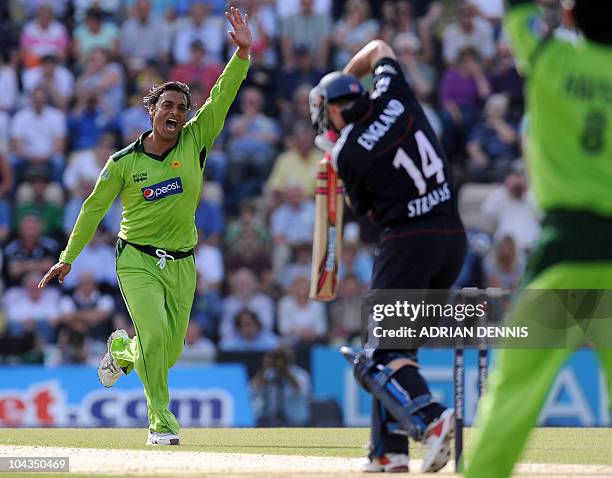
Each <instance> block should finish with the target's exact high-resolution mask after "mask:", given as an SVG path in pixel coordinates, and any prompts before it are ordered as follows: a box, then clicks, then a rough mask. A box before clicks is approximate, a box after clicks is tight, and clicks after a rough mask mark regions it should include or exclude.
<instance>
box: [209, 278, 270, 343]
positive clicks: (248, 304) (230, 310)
mask: <svg viewBox="0 0 612 478" xmlns="http://www.w3.org/2000/svg"><path fill="white" fill-rule="evenodd" d="M258 286H259V284H258V281H257V277H256V276H255V274H253V272H252V271H250V270H249V269H246V268H243V269H239V270H238V271H236V272H235V273H234V274H233V275H232V277H231V278H230V287H231V291H232V292H231V294H230V295H229V296H228V297H226V298H225V299H224V300H223V317H222V318H221V326H220V330H219V332H220V336H221V339H222V340H223V339H229V338H230V337H232V336H234V335H235V334H236V330H235V322H234V318H235V317H236V315H237V314H238V312H240V311H241V310H242V309H249V310H250V311H252V312H254V313H255V314H256V315H257V318H258V319H259V321H260V323H261V327H262V329H264V330H268V331H271V330H272V328H273V326H274V304H273V303H272V300H271V299H270V298H269V297H268V296H266V295H264V294H261V293H259V292H257V288H258Z"/></svg>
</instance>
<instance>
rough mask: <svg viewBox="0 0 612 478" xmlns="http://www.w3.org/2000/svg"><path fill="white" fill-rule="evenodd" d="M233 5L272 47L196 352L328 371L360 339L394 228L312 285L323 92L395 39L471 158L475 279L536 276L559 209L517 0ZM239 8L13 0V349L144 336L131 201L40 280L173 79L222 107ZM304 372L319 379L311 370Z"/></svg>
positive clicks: (237, 144)
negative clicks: (128, 258) (534, 145)
mask: <svg viewBox="0 0 612 478" xmlns="http://www.w3.org/2000/svg"><path fill="white" fill-rule="evenodd" d="M230 4H233V5H236V6H239V7H240V8H241V9H242V10H243V11H245V12H247V13H249V16H250V24H251V28H252V31H253V35H254V40H255V43H254V45H253V49H252V60H251V69H250V71H249V74H248V77H247V79H246V81H245V83H244V85H243V87H242V89H241V92H240V94H239V97H238V99H237V101H236V102H235V104H234V106H233V108H232V110H231V111H230V115H229V116H228V119H227V121H226V124H225V129H224V131H223V133H222V135H221V137H220V138H219V139H218V140H217V142H216V144H215V148H214V150H213V151H211V152H210V153H209V156H208V159H207V163H206V169H205V177H206V181H205V185H204V188H203V193H202V201H201V204H200V207H199V208H198V210H197V212H196V217H195V221H196V225H197V228H198V231H199V236H200V243H199V245H198V247H197V252H196V257H195V260H196V264H197V270H198V274H199V276H198V287H197V295H196V298H195V302H194V307H193V311H192V319H191V323H190V327H189V332H188V336H187V343H186V348H185V353H184V356H183V360H184V361H202V360H208V361H214V360H215V356H216V355H217V354H220V353H223V352H228V351H229V352H231V351H257V352H265V351H270V350H273V349H276V348H277V347H278V346H279V345H282V344H285V345H288V346H289V348H291V349H292V353H293V354H294V355H295V358H296V360H297V362H298V363H299V364H300V365H301V366H302V367H304V368H306V369H308V367H309V361H308V353H309V349H310V347H311V346H312V345H313V344H317V343H332V344H337V343H340V342H346V341H350V340H355V339H356V338H357V337H358V336H359V333H360V330H359V329H360V320H361V318H360V297H361V293H362V292H363V291H364V290H366V289H367V287H368V281H369V278H370V274H371V269H372V253H373V247H374V243H375V241H376V237H377V231H376V230H375V228H374V226H373V225H372V224H370V223H369V222H368V221H367V220H366V221H364V220H359V221H357V220H356V219H355V218H354V217H352V216H351V215H350V213H349V216H348V218H347V223H346V226H345V234H344V250H343V253H342V258H341V259H342V261H341V269H340V276H341V286H340V291H339V297H338V299H337V300H336V301H334V302H332V303H330V304H327V305H325V304H321V303H317V302H314V301H311V300H310V299H309V298H308V288H309V275H310V255H311V243H312V234H313V223H314V202H313V196H314V185H315V171H316V167H317V163H318V161H319V160H320V158H321V156H322V153H321V152H319V151H318V150H317V149H316V148H315V147H314V144H313V139H314V138H313V131H312V127H311V126H310V116H309V107H308V93H309V90H310V88H311V86H312V85H314V84H316V83H317V82H318V81H319V79H320V78H321V77H322V76H323V75H324V74H325V73H327V72H329V71H331V70H334V69H341V68H342V67H343V66H344V65H345V64H346V62H347V61H348V59H349V58H350V57H351V56H352V54H353V53H355V52H356V51H357V50H359V48H360V47H361V46H363V45H364V44H365V43H367V42H368V41H369V40H372V39H374V38H382V39H384V40H386V41H387V42H388V43H389V44H391V45H392V46H393V48H394V50H395V52H396V54H397V55H398V60H399V62H400V64H401V65H402V68H403V71H404V74H405V75H406V78H407V79H408V81H409V83H410V84H411V86H412V88H413V90H414V92H415V95H416V96H417V97H418V98H419V100H420V101H421V102H422V105H423V107H424V109H425V111H426V113H427V115H428V117H429V118H430V121H431V122H432V124H433V125H434V128H435V130H436V132H437V133H438V134H439V136H440V138H441V139H442V142H443V145H444V146H445V149H446V151H447V154H448V155H449V158H450V159H451V162H452V164H453V169H454V173H455V177H454V179H455V182H456V183H457V184H458V185H459V186H460V208H461V209H462V214H463V217H464V220H465V222H466V224H467V226H468V228H469V230H470V245H471V247H470V252H469V254H468V257H467V259H466V263H465V266H464V270H463V272H462V274H461V277H460V278H459V280H458V284H457V286H458V287H464V286H477V287H487V286H494V287H505V288H510V289H512V288H515V287H517V285H518V283H519V280H520V277H521V272H522V269H523V267H524V264H525V256H526V254H527V253H528V252H529V250H530V249H531V248H532V247H533V245H534V241H535V239H536V236H537V233H538V230H539V217H538V213H537V211H536V210H535V209H534V207H533V205H532V202H531V200H530V198H529V194H528V189H527V182H526V179H525V174H524V171H523V166H522V159H521V155H522V153H521V142H522V141H521V136H522V131H523V130H524V125H523V124H522V123H523V122H524V121H523V93H522V80H521V78H520V77H519V75H518V73H517V71H516V69H515V66H514V61H513V58H512V56H511V54H510V50H509V47H508V44H507V42H506V39H505V37H504V34H503V31H502V28H501V17H502V16H503V7H502V1H501V0H469V1H457V2H441V1H436V0H395V1H394V0H385V1H366V0H346V1H343V0H276V1H275V0H239V1H232V2H230ZM226 7H227V5H226V2H225V1H223V0H206V1H203V0H176V1H174V0H104V1H101V0H72V1H71V0H19V1H16V0H7V1H4V2H1V4H0V55H1V60H2V63H1V65H0V91H1V93H2V94H1V95H0V243H1V245H2V247H1V253H2V254H1V260H2V270H3V274H2V296H1V298H2V318H1V319H0V324H2V325H1V326H0V361H4V362H8V363H45V364H49V365H57V364H72V363H89V364H97V362H98V360H99V358H100V356H101V355H102V354H103V353H104V350H105V340H106V337H107V336H108V334H109V332H110V331H111V330H114V329H115V328H117V327H121V328H126V329H128V331H130V332H131V334H133V330H130V329H131V327H130V320H129V316H128V313H127V311H126V310H125V307H124V305H123V301H122V300H121V297H120V294H119V291H118V288H117V282H116V276H115V272H114V242H115V239H116V232H117V230H118V225H119V222H120V219H121V205H120V203H119V202H118V203H117V204H115V205H114V206H113V208H112V209H111V210H110V211H109V213H108V214H107V216H106V218H105V219H104V221H103V223H102V224H101V227H100V229H99V231H98V233H97V234H96V236H95V238H94V239H93V241H92V242H91V243H90V244H89V245H88V246H87V247H86V249H85V250H84V251H83V253H82V254H81V256H80V257H79V258H78V259H77V261H76V262H75V263H74V265H73V268H72V272H71V274H70V275H69V276H68V277H67V279H66V281H65V283H64V285H63V287H59V286H58V285H57V284H56V286H55V287H48V288H45V289H42V290H41V289H38V288H37V287H36V285H37V283H38V281H39V280H40V278H41V277H42V275H43V274H44V272H46V270H47V269H48V268H49V267H50V266H51V265H52V264H53V263H54V262H55V261H56V260H57V257H58V254H59V252H60V250H61V249H62V248H63V246H64V245H65V241H66V238H67V235H68V234H69V233H70V231H71V229H72V227H73V225H74V223H75V221H76V217H77V215H78V213H79V210H80V207H81V205H82V203H83V201H84V199H85V198H86V197H87V195H88V194H89V193H90V192H91V190H92V188H93V185H94V183H95V181H96V179H97V177H98V174H99V172H100V170H101V167H102V166H103V165H104V163H105V162H106V160H107V158H108V156H109V155H110V154H112V153H113V152H114V151H116V150H118V149H121V148H123V147H124V146H125V145H127V144H129V143H130V142H133V141H134V140H135V139H136V138H138V136H139V135H140V134H142V132H144V131H147V130H148V129H150V121H149V116H148V113H147V111H146V110H145V108H144V107H143V105H142V97H143V95H144V94H146V93H147V92H148V91H149V89H150V88H151V87H152V86H153V85H154V84H157V83H160V82H162V81H164V80H166V79H170V80H179V81H182V82H185V83H187V84H189V86H190V88H191V90H192V92H193V96H194V103H195V104H196V106H195V107H194V108H193V110H194V111H195V109H197V106H199V105H201V104H202V103H203V102H204V101H205V99H206V98H207V96H208V93H209V91H210V89H211V87H212V85H213V84H214V82H215V80H216V78H217V77H218V76H219V74H220V72H221V71H222V68H223V66H224V63H225V61H226V60H227V59H228V57H229V55H230V54H231V53H232V51H231V50H232V49H231V47H230V44H229V42H228V36H227V30H228V26H227V25H226V20H225V18H224V16H223V11H224V9H225V8H226ZM355 160H356V161H358V160H359V158H355ZM289 355H290V354H285V356H284V359H286V360H289V359H290V357H289ZM298 375H299V373H298ZM262 377H263V374H261V376H259V379H261V378H262ZM256 382H257V380H256ZM293 382H294V383H295V384H298V385H299V386H301V387H303V388H305V389H306V388H307V387H308V385H307V377H306V378H304V377H301V378H300V379H299V380H298V379H293ZM300 384H301V385H300ZM298 385H296V386H298Z"/></svg>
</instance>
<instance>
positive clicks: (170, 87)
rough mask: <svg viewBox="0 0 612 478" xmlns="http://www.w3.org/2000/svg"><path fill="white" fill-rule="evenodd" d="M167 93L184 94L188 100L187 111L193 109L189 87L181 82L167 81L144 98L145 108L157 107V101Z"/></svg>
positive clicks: (152, 89)
mask: <svg viewBox="0 0 612 478" xmlns="http://www.w3.org/2000/svg"><path fill="white" fill-rule="evenodd" d="M165 91H178V92H179V93H183V94H184V95H185V98H187V111H189V110H190V109H191V101H192V100H191V91H189V86H187V85H186V84H185V83H181V82H180V81H167V82H165V83H161V84H160V85H156V86H154V87H153V88H151V90H150V91H149V92H148V93H147V94H146V95H145V96H144V97H143V98H142V102H143V103H144V106H145V108H146V109H147V110H148V109H149V107H151V106H155V105H156V104H157V100H159V97H160V96H161V95H162V93H164V92H165Z"/></svg>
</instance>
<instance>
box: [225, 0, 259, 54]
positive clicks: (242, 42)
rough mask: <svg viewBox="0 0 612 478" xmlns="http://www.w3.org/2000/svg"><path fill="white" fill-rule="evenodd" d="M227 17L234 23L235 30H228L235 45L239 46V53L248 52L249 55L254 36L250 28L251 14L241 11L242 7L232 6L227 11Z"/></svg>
mask: <svg viewBox="0 0 612 478" xmlns="http://www.w3.org/2000/svg"><path fill="white" fill-rule="evenodd" d="M225 17H226V18H227V20H228V21H229V22H230V24H231V25H232V28H233V29H234V31H230V32H228V33H229V35H230V37H232V41H233V42H234V45H236V46H237V47H238V54H239V56H242V55H241V53H246V55H248V53H249V50H250V49H251V45H252V44H253V37H252V36H251V30H250V29H249V15H248V14H244V15H242V14H241V13H240V9H238V8H235V7H230V9H229V12H225Z"/></svg>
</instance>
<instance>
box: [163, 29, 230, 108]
mask: <svg viewBox="0 0 612 478" xmlns="http://www.w3.org/2000/svg"><path fill="white" fill-rule="evenodd" d="M189 51H190V56H189V59H188V61H186V62H185V63H181V64H178V65H176V66H174V68H172V70H170V81H181V82H183V83H186V84H188V85H189V86H190V87H193V86H194V85H195V84H198V85H199V86H200V90H199V93H200V96H199V97H195V96H192V99H193V104H194V105H203V104H204V101H206V99H207V98H208V95H209V94H210V90H211V88H212V87H213V85H214V84H215V81H217V78H219V75H221V72H222V71H223V67H222V66H221V64H220V63H219V62H217V61H216V60H213V59H211V58H209V57H208V55H207V53H206V49H205V47H204V44H203V43H202V42H201V41H200V40H194V41H193V42H192V43H191V46H190V49H189Z"/></svg>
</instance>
